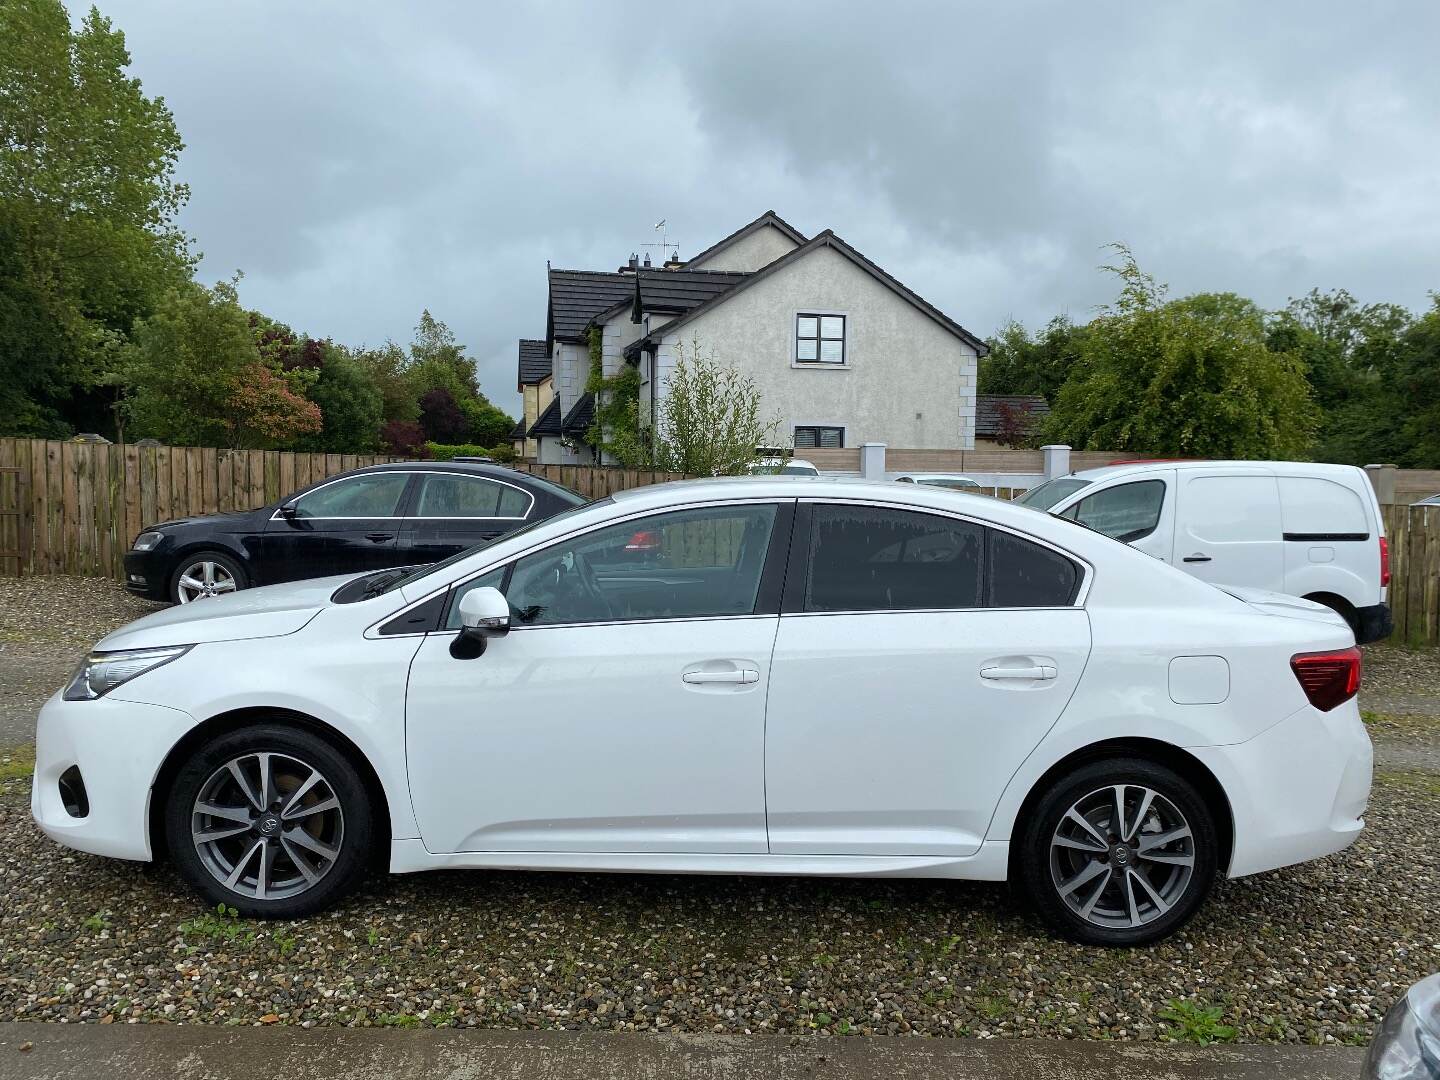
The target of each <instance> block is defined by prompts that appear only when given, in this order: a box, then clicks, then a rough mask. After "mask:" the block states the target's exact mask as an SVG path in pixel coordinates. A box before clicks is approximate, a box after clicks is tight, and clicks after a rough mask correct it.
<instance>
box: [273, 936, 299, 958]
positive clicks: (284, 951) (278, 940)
mask: <svg viewBox="0 0 1440 1080" xmlns="http://www.w3.org/2000/svg"><path fill="white" fill-rule="evenodd" d="M270 940H271V941H273V942H274V943H275V945H276V946H277V947H278V948H279V950H280V955H281V956H289V955H290V954H291V953H292V952H294V951H295V946H296V945H298V944H299V943H300V939H299V938H297V937H296V936H295V935H294V934H287V933H285V931H283V930H272V931H270Z"/></svg>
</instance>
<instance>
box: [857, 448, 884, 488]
mask: <svg viewBox="0 0 1440 1080" xmlns="http://www.w3.org/2000/svg"><path fill="white" fill-rule="evenodd" d="M860 475H861V476H863V477H864V478H865V479H866V480H884V479H885V444H884V443H883V442H867V443H861V444H860Z"/></svg>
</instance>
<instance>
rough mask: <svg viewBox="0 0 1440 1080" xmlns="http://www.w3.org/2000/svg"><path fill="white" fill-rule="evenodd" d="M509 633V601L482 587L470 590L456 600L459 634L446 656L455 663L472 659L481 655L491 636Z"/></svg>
mask: <svg viewBox="0 0 1440 1080" xmlns="http://www.w3.org/2000/svg"><path fill="white" fill-rule="evenodd" d="M509 632H510V602H509V601H508V600H506V599H505V594H504V593H502V592H501V591H500V590H499V589H496V588H492V587H491V586H488V585H485V586H481V587H480V588H478V589H471V590H470V591H469V592H467V593H466V594H465V595H464V596H462V597H461V598H460V632H459V633H458V634H456V635H455V640H454V641H452V642H451V643H450V655H451V656H453V657H455V659H457V660H474V659H475V658H476V657H478V656H483V655H484V654H485V645H486V644H487V642H488V641H489V639H490V638H492V637H504V636H505V635H506V634H508V633H509Z"/></svg>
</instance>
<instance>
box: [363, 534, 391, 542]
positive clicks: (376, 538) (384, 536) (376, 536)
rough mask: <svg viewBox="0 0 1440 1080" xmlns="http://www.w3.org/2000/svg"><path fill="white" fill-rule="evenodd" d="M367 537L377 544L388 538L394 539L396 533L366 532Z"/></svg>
mask: <svg viewBox="0 0 1440 1080" xmlns="http://www.w3.org/2000/svg"><path fill="white" fill-rule="evenodd" d="M365 539H366V540H369V541H371V542H373V543H376V544H383V543H384V542H385V541H386V540H394V539H395V534H394V533H366V534H365Z"/></svg>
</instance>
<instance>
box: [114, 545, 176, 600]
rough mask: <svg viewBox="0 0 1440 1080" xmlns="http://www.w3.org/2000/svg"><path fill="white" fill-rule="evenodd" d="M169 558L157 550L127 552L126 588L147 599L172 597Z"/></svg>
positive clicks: (167, 598) (132, 550)
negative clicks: (170, 593)
mask: <svg viewBox="0 0 1440 1080" xmlns="http://www.w3.org/2000/svg"><path fill="white" fill-rule="evenodd" d="M169 587H170V566H169V559H168V558H166V556H164V555H163V554H161V553H160V552H157V551H136V550H134V549H133V548H132V549H131V550H129V551H127V552H126V553H125V589H126V591H128V592H131V593H134V594H135V595H136V596H142V597H144V598H145V599H146V600H159V601H166V600H169V599H170V595H169V591H168V590H169Z"/></svg>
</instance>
